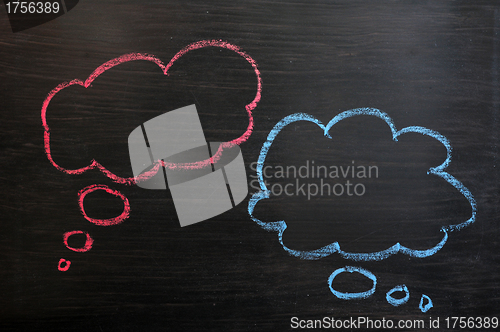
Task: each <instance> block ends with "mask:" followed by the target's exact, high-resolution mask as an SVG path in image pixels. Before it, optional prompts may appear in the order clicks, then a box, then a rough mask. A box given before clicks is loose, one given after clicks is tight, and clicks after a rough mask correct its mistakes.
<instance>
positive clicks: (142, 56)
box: [41, 40, 262, 185]
mask: <svg viewBox="0 0 500 332" xmlns="http://www.w3.org/2000/svg"><path fill="white" fill-rule="evenodd" d="M210 46H212V47H220V48H225V49H228V50H231V51H233V52H235V53H237V54H238V55H240V56H241V57H243V58H244V59H245V60H246V61H247V62H248V63H250V65H252V68H253V70H254V72H255V75H256V77H257V91H256V94H255V97H254V99H253V100H252V101H251V102H250V103H249V104H247V105H246V106H245V109H246V111H247V114H248V127H247V129H246V131H245V132H244V133H243V134H242V135H241V136H240V137H238V138H236V139H234V140H232V141H228V142H224V143H222V144H220V146H219V148H218V150H217V152H216V153H215V154H214V155H213V156H212V157H211V158H209V159H206V160H200V161H197V162H191V163H169V162H164V161H162V160H157V161H156V162H155V164H154V166H153V168H152V169H151V170H150V171H148V172H145V173H143V174H141V175H139V176H137V177H125V178H124V177H121V176H118V175H116V174H114V173H113V172H111V171H109V170H108V169H107V168H106V167H104V166H103V165H102V164H100V163H99V162H98V161H97V160H95V159H92V161H91V163H90V164H89V165H87V166H85V167H82V168H77V169H67V168H64V167H62V166H60V165H59V164H57V163H56V162H55V161H54V159H53V158H52V153H51V148H50V127H49V124H48V122H47V109H48V107H49V104H50V102H51V100H52V98H54V96H55V95H56V94H57V93H59V92H60V91H61V90H64V89H66V88H67V87H70V86H72V85H80V86H83V87H84V88H88V87H90V86H91V84H92V82H93V81H94V80H95V79H96V78H97V77H99V76H100V75H101V74H102V73H104V72H105V71H107V70H108V69H111V68H113V67H115V66H117V65H119V64H122V63H125V62H129V61H135V60H145V61H150V62H153V63H155V64H156V65H157V66H158V67H160V68H161V70H162V72H163V74H164V75H165V76H168V71H169V69H170V67H172V65H173V64H174V63H175V61H177V60H178V59H179V58H180V57H182V56H183V55H185V54H186V53H188V52H190V51H193V50H197V49H201V48H205V47H210ZM261 91H262V79H261V77H260V71H259V69H258V68H257V63H256V62H255V60H254V59H253V58H252V57H251V56H249V55H248V54H247V53H245V52H243V51H242V50H240V48H239V47H238V46H236V45H233V44H230V43H228V42H225V41H222V40H201V41H198V42H195V43H192V44H190V45H188V46H186V47H184V48H183V49H182V50H180V51H179V52H177V54H175V55H174V56H173V57H172V59H170V62H169V63H168V64H167V65H165V64H164V63H163V62H162V61H161V60H160V59H158V58H157V57H155V56H154V55H151V54H146V53H129V54H124V55H121V56H119V57H117V58H115V59H112V60H109V61H107V62H105V63H103V64H102V65H100V66H99V67H97V68H96V69H95V70H94V72H92V74H90V76H89V77H88V78H87V79H86V80H85V81H82V80H79V79H74V80H72V81H69V82H63V83H61V84H59V85H58V86H56V87H55V88H54V89H53V90H52V91H50V92H49V94H48V95H47V97H46V98H45V100H44V101H43V104H42V112H41V116H42V125H43V128H44V149H45V154H46V155H47V158H48V160H49V161H50V163H51V164H52V166H54V167H55V168H57V169H58V170H59V171H61V172H64V173H67V174H72V175H73V174H82V173H84V172H86V171H88V170H91V169H94V168H97V169H98V170H99V171H101V172H102V173H103V174H104V175H105V176H107V177H108V178H110V179H111V180H113V181H114V182H116V183H120V184H126V185H132V184H135V183H137V182H139V181H145V180H147V179H149V178H151V177H153V176H154V175H155V174H156V173H157V172H158V170H159V169H160V166H163V167H167V168H169V169H179V168H182V169H200V168H203V167H207V166H209V165H210V164H213V163H215V162H217V161H218V160H219V159H220V157H221V154H222V151H223V150H224V149H227V148H231V147H233V146H235V145H240V144H241V143H243V142H245V141H246V140H247V139H248V138H249V137H250V135H251V134H252V131H253V126H254V120H253V115H252V111H253V110H254V109H255V108H256V107H257V103H258V102H259V101H260V98H261Z"/></svg>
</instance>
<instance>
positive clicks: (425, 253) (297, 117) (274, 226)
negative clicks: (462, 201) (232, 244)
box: [248, 108, 477, 261]
mask: <svg viewBox="0 0 500 332" xmlns="http://www.w3.org/2000/svg"><path fill="white" fill-rule="evenodd" d="M361 115H364V116H373V117H376V118H379V119H382V120H383V121H385V123H386V124H387V125H388V126H389V128H390V129H391V132H392V139H393V140H394V141H396V142H397V141H398V137H399V136H400V135H403V134H406V133H419V134H422V135H424V136H429V137H432V138H434V139H436V140H437V141H439V142H440V143H441V144H443V145H444V147H445V148H446V159H445V161H444V162H443V163H442V164H441V165H439V166H437V167H431V168H429V170H428V171H427V174H434V175H437V176H439V177H441V178H442V179H444V180H445V181H446V182H448V183H449V184H451V185H452V186H453V187H454V188H455V189H457V190H458V191H459V192H460V193H461V194H462V195H463V196H464V197H465V198H466V199H467V201H468V202H469V204H470V206H471V209H472V212H471V217H470V218H469V219H467V220H466V221H464V222H461V223H457V224H451V225H447V226H443V227H442V228H441V232H442V233H443V238H442V239H441V241H439V243H438V244H437V245H435V246H434V247H432V248H429V249H426V250H416V249H411V248H408V247H406V246H403V245H401V244H400V243H399V242H397V243H396V244H394V245H392V246H391V247H389V248H387V249H385V250H382V251H377V252H367V253H352V252H346V251H343V250H342V249H341V247H340V244H339V243H338V242H333V243H330V244H329V245H326V246H324V247H321V248H319V249H315V250H294V249H291V248H289V247H287V246H286V245H285V244H284V242H283V233H284V232H285V230H286V228H287V223H286V221H285V220H281V221H275V222H263V221H261V220H259V219H258V218H256V217H255V216H254V215H253V213H254V209H255V206H256V205H257V203H258V202H259V201H260V200H263V199H267V198H269V197H270V194H271V192H270V190H269V189H268V188H267V186H266V184H265V182H264V177H263V167H264V162H265V160H266V156H267V154H268V152H269V149H270V147H271V145H272V144H273V142H274V140H275V138H276V137H277V136H278V134H279V133H280V132H281V130H282V129H283V128H285V127H286V126H287V125H289V124H291V123H294V122H298V121H308V122H312V123H315V124H316V125H317V126H318V127H320V128H321V129H322V130H323V131H324V135H325V136H326V137H327V138H330V139H331V138H332V137H331V136H330V135H329V131H330V129H331V128H332V127H333V126H334V125H335V124H337V123H339V122H340V121H342V120H345V119H347V118H351V117H355V116H361ZM451 154H452V148H451V144H450V142H449V141H448V139H447V138H446V137H445V136H443V135H441V134H440V133H438V132H436V131H434V130H431V129H428V128H425V127H420V126H410V127H406V128H403V129H401V130H399V131H398V130H397V129H396V126H395V125H394V123H393V121H392V119H391V118H390V117H389V116H388V115H387V114H386V113H384V112H382V111H380V110H378V109H374V108H359V109H353V110H349V111H345V112H342V113H340V114H338V115H337V116H335V117H334V118H333V119H332V120H330V122H328V124H327V125H326V126H325V125H323V124H322V123H321V121H319V120H318V119H316V118H315V117H313V116H312V115H309V114H306V113H295V114H292V115H289V116H287V117H285V118H283V119H281V120H280V121H279V122H278V123H277V124H276V125H275V126H274V128H273V129H272V130H271V131H270V133H269V135H268V136H267V140H266V142H264V144H263V145H262V148H261V150H260V155H259V159H258V161H257V167H256V171H257V178H258V181H259V186H260V189H261V190H260V191H259V192H257V193H255V194H253V196H252V198H251V199H250V201H249V203H248V213H249V215H250V217H251V219H252V220H253V221H254V222H256V223H257V224H258V225H259V226H261V227H262V228H263V229H265V230H267V231H274V232H277V233H278V241H279V243H280V244H281V246H282V247H283V249H284V250H285V251H286V252H288V253H289V254H290V255H292V256H295V257H298V258H301V259H307V260H317V259H320V258H323V257H327V256H329V255H331V254H334V253H338V254H340V255H341V256H342V257H343V258H345V259H350V260H353V261H381V260H383V259H386V258H387V257H389V256H392V255H394V254H397V253H403V254H406V255H408V256H411V257H419V258H423V257H429V256H431V255H434V254H435V253H436V252H438V251H439V250H440V249H441V248H443V246H444V245H445V243H446V241H447V240H448V234H449V233H450V232H453V231H459V230H461V229H463V228H464V227H467V226H469V225H470V224H472V223H474V221H475V220H476V211H477V207H476V201H475V199H474V197H473V195H472V194H471V192H470V191H469V189H467V188H466V187H465V186H464V185H463V184H462V183H461V182H460V181H459V180H457V179H456V178H455V177H453V176H452V175H451V174H449V173H447V172H446V171H445V169H446V168H447V167H448V165H449V164H450V162H451Z"/></svg>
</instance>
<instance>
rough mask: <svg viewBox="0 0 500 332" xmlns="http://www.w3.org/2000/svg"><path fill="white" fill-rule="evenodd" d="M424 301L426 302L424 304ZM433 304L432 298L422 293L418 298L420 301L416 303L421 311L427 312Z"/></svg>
mask: <svg viewBox="0 0 500 332" xmlns="http://www.w3.org/2000/svg"><path fill="white" fill-rule="evenodd" d="M424 303H426V304H425V305H424ZM433 306H434V304H432V300H431V298H430V297H428V296H427V295H425V294H422V297H421V298H420V303H419V305H418V307H419V308H420V310H421V311H422V312H427V311H429V309H431V308H432V307H433Z"/></svg>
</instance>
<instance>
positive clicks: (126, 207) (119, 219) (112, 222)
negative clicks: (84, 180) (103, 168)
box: [78, 184, 130, 226]
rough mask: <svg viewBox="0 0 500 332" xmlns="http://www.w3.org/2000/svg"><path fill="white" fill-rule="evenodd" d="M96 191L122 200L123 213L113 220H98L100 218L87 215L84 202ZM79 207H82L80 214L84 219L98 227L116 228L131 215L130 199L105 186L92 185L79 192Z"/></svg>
mask: <svg viewBox="0 0 500 332" xmlns="http://www.w3.org/2000/svg"><path fill="white" fill-rule="evenodd" d="M96 190H104V191H105V192H107V193H108V194H110V195H113V196H116V197H118V198H120V199H121V200H122V203H123V212H122V213H120V215H119V216H116V217H113V218H108V219H98V218H92V217H89V216H88V215H87V212H86V211H85V207H84V206H83V201H84V200H85V197H86V196H87V195H88V194H90V193H92V192H94V191H96ZM78 206H79V207H80V212H81V213H82V215H83V217H84V218H85V219H87V220H88V221H90V222H91V223H93V224H95V225H98V226H114V225H118V224H121V223H122V222H123V221H124V220H125V219H127V218H128V217H129V215H130V202H129V200H128V198H127V197H126V196H125V195H124V194H122V193H121V192H120V191H118V190H114V189H111V188H110V187H108V186H107V185H105V184H92V185H90V186H88V187H85V188H83V189H82V190H80V191H79V192H78Z"/></svg>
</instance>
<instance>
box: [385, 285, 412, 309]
mask: <svg viewBox="0 0 500 332" xmlns="http://www.w3.org/2000/svg"><path fill="white" fill-rule="evenodd" d="M394 292H405V297H403V298H400V299H395V298H394V297H393V296H392V293H394ZM385 299H386V300H387V302H389V304H391V305H393V306H395V307H399V306H400V305H402V304H405V303H406V302H408V300H409V299H410V291H409V290H408V287H406V285H404V284H403V285H397V286H396V287H394V288H393V289H391V290H390V291H388V292H387V293H385Z"/></svg>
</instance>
